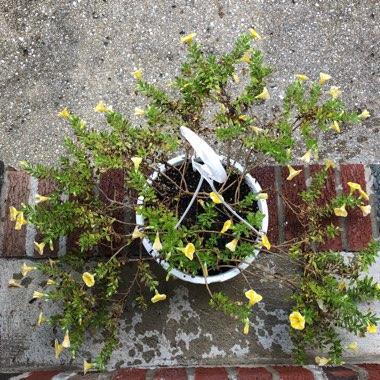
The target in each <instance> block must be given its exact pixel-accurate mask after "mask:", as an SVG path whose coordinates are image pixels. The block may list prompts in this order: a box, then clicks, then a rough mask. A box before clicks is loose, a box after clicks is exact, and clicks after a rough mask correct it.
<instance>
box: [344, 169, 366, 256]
mask: <svg viewBox="0 0 380 380" xmlns="http://www.w3.org/2000/svg"><path fill="white" fill-rule="evenodd" d="M340 173H341V179H342V187H343V192H344V194H349V193H350V187H349V186H348V185H347V182H356V183H359V184H360V185H361V187H362V189H363V190H364V191H366V181H365V174H364V166H363V165H362V164H353V165H341V166H340ZM346 221H347V240H348V250H349V251H359V250H360V249H363V248H365V247H366V246H367V244H368V243H369V241H370V240H371V237H372V229H371V218H370V216H369V215H368V216H366V217H363V214H362V212H361V210H360V209H359V208H355V209H354V210H348V216H347V218H346Z"/></svg>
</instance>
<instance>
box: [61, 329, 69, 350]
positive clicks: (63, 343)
mask: <svg viewBox="0 0 380 380" xmlns="http://www.w3.org/2000/svg"><path fill="white" fill-rule="evenodd" d="M62 347H64V348H69V347H70V337H69V330H66V333H65V337H64V338H63V342H62Z"/></svg>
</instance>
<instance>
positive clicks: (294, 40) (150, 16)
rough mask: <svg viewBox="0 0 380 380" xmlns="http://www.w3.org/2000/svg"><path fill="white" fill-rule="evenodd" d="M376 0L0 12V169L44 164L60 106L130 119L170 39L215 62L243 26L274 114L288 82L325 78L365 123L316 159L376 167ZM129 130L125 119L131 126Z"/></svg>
mask: <svg viewBox="0 0 380 380" xmlns="http://www.w3.org/2000/svg"><path fill="white" fill-rule="evenodd" d="M379 18H380V3H379V2H378V1H377V0H367V1H359V0H343V1H339V2H337V1H332V0H326V1H311V0H304V1H298V0H282V1H278V0H266V1H262V0H257V1H248V0H210V1H202V0H170V1H169V0H164V1H153V0H144V1H122V0H113V1H111V0H108V1H107V0H103V1H100V0H99V1H94V0H70V1H63V2H62V1H59V2H57V1H53V0H43V1H30V0H18V1H9V0H8V1H7V0H2V1H1V7H0V41H1V51H0V92H1V94H2V107H1V109H0V159H3V160H4V161H5V162H6V163H7V164H15V163H17V162H18V161H20V160H23V161H30V162H37V161H38V162H45V163H54V162H56V160H57V158H58V156H59V154H60V153H62V151H63V150H62V141H63V137H64V136H66V135H68V134H69V127H68V126H67V125H66V124H65V122H64V121H62V120H60V119H58V118H57V117H56V116H55V115H56V114H57V113H58V112H59V111H60V110H61V109H62V107H63V106H68V107H69V108H70V109H71V110H72V111H75V112H76V113H78V114H79V115H81V116H82V117H84V118H85V119H87V120H88V121H89V122H90V123H91V125H96V126H97V127H98V128H101V127H102V125H103V121H102V118H101V117H100V116H99V115H94V114H93V112H92V109H93V107H94V106H95V105H96V104H97V102H98V101H99V100H100V99H103V100H104V101H106V102H107V103H109V104H112V105H113V106H114V108H115V109H118V110H121V111H123V112H125V113H126V114H127V115H128V114H132V110H133V109H134V107H135V106H136V105H137V104H138V100H136V99H135V98H134V97H133V86H134V79H133V78H132V76H131V75H130V74H129V73H130V72H131V71H132V70H134V69H136V68H138V67H143V68H144V75H145V77H146V78H147V79H149V80H152V81H155V82H158V83H160V84H162V85H165V84H167V83H169V82H170V81H171V80H172V79H173V77H174V75H175V73H176V71H177V70H178V66H179V65H178V62H179V61H181V60H182V59H183V57H184V54H185V48H184V47H183V45H182V44H181V42H180V37H181V36H183V35H185V34H187V33H190V32H197V33H198V36H197V39H198V40H199V41H200V42H201V43H202V44H204V45H205V46H206V48H207V49H209V50H212V49H213V50H214V51H216V52H224V51H227V50H228V49H229V48H230V47H231V44H232V42H233V40H234V38H235V37H236V36H237V35H238V34H240V33H241V32H243V31H246V30H247V29H248V28H249V27H251V26H254V27H255V28H256V29H257V31H258V32H259V33H260V34H262V35H263V36H264V39H263V41H262V42H258V43H257V45H258V46H259V47H260V48H261V49H262V50H263V51H264V52H265V54H266V59H267V61H268V62H269V63H270V64H272V65H273V67H274V68H275V71H274V73H273V76H272V80H271V83H270V86H269V89H270V91H271V94H272V100H271V102H270V103H269V106H274V105H276V104H277V103H278V101H279V99H280V97H281V96H282V95H283V91H284V88H285V86H286V85H287V84H288V83H289V81H290V80H291V79H292V78H294V77H293V75H294V74H295V73H303V74H307V75H308V76H309V77H310V78H313V79H317V78H318V75H319V72H320V71H323V72H327V73H329V74H330V75H331V76H332V77H333V80H332V81H331V84H334V85H337V86H340V87H341V89H342V91H343V98H344V100H345V101H347V103H348V105H349V107H350V109H351V110H354V111H358V110H363V109H364V108H367V109H368V110H369V111H370V113H371V114H372V115H373V117H372V118H370V119H369V120H367V121H366V122H365V123H364V126H363V127H360V128H353V129H351V130H350V131H349V133H348V135H346V136H345V137H343V135H342V136H337V135H336V133H333V132H331V133H330V134H329V135H328V136H327V137H326V139H325V150H326V151H328V152H329V154H330V156H331V157H333V158H335V157H338V158H339V159H340V160H342V161H347V160H350V161H362V160H364V161H365V162H376V161H377V159H378V157H379V155H378V154H376V151H375V149H374V147H375V146H376V145H378V144H379V141H380V138H379V136H380V134H379V128H380V119H379V116H378V115H379V108H380V99H379V83H380V82H379V65H378V61H379V49H380V45H379V42H378V41H379V39H380V26H379V25H380V24H379ZM132 119H133V117H132Z"/></svg>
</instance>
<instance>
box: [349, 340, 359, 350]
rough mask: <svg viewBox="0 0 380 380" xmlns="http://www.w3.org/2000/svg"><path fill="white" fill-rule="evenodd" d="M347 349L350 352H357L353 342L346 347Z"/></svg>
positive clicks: (355, 343)
mask: <svg viewBox="0 0 380 380" xmlns="http://www.w3.org/2000/svg"><path fill="white" fill-rule="evenodd" d="M347 349H348V350H352V351H358V350H359V347H358V343H357V342H354V343H351V344H349V345H348V346H347Z"/></svg>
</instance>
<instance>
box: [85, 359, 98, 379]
mask: <svg viewBox="0 0 380 380" xmlns="http://www.w3.org/2000/svg"><path fill="white" fill-rule="evenodd" d="M95 367H96V363H88V362H87V361H86V359H84V360H83V375H85V374H86V373H87V372H88V371H89V370H90V369H92V368H95Z"/></svg>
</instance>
